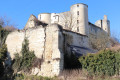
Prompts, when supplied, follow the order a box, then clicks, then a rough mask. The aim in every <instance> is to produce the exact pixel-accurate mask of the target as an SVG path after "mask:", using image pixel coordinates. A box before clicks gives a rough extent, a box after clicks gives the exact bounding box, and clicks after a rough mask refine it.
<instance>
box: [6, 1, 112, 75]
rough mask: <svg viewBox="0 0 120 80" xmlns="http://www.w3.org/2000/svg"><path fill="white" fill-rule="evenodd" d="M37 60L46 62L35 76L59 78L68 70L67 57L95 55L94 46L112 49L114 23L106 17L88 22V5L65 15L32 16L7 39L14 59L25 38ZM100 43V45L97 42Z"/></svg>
mask: <svg viewBox="0 0 120 80" xmlns="http://www.w3.org/2000/svg"><path fill="white" fill-rule="evenodd" d="M26 37H27V38H28V40H29V48H30V50H31V51H34V52H35V55H36V57H38V58H42V59H44V62H43V63H42V64H41V68H37V67H36V68H33V69H32V73H31V74H33V75H42V76H55V75H56V76H57V75H59V74H60V72H61V71H62V70H63V69H64V54H65V53H68V54H70V53H71V52H73V51H74V52H75V55H77V56H80V55H82V54H86V53H88V52H94V50H93V46H95V45H98V44H102V45H104V46H105V47H109V46H110V43H109V37H110V21H109V20H108V19H107V16H106V15H105V16H104V18H103V20H98V21H96V22H95V24H92V23H91V22H89V21H88V6H87V5H86V4H82V3H80V4H74V5H72V6H71V8H70V11H68V12H63V13H41V14H39V15H38V18H36V17H35V16H34V15H31V16H30V18H29V19H28V22H27V23H26V25H25V27H24V29H23V30H19V31H18V30H16V31H14V32H12V33H10V34H9V35H8V37H7V39H6V44H7V49H8V53H9V55H10V57H11V58H12V59H14V54H15V53H20V51H21V49H22V43H23V41H24V39H25V38H26ZM98 41H100V42H99V43H97V42H98Z"/></svg>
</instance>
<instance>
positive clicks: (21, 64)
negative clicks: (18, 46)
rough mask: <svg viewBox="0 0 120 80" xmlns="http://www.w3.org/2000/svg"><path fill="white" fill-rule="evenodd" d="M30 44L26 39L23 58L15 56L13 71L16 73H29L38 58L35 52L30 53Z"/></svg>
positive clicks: (22, 51)
mask: <svg viewBox="0 0 120 80" xmlns="http://www.w3.org/2000/svg"><path fill="white" fill-rule="evenodd" d="M28 46H29V43H28V40H27V39H26V38H25V40H24V42H23V45H22V50H21V54H22V55H21V56H20V55H19V54H18V53H17V54H15V59H14V60H13V70H14V72H18V71H24V72H29V71H30V69H31V67H32V63H33V60H34V59H35V58H36V57H35V55H34V52H33V51H29V47H28Z"/></svg>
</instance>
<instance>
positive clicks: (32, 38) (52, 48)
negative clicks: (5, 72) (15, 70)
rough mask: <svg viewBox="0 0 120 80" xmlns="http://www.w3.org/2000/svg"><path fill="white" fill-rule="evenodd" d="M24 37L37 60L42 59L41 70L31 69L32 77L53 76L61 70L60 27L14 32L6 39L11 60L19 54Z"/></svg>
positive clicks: (61, 40)
mask: <svg viewBox="0 0 120 80" xmlns="http://www.w3.org/2000/svg"><path fill="white" fill-rule="evenodd" d="M25 37H27V38H28V40H29V49H30V50H31V51H34V54H35V55H36V57H37V58H40V59H43V63H42V64H41V68H38V67H35V68H33V69H32V73H31V74H32V75H41V76H55V75H59V74H60V71H61V70H63V63H64V61H63V60H64V59H63V35H62V31H61V29H60V26H59V25H57V24H52V25H49V26H47V27H42V26H37V27H34V28H29V29H27V30H23V31H15V32H12V33H10V34H9V35H8V37H7V39H6V44H7V49H8V52H9V54H10V56H11V58H12V59H14V54H15V53H20V51H21V49H22V43H23V40H24V39H25Z"/></svg>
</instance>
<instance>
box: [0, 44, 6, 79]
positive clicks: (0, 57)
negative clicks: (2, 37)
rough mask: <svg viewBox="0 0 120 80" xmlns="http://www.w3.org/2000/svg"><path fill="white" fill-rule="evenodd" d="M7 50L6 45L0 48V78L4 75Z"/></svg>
mask: <svg viewBox="0 0 120 80" xmlns="http://www.w3.org/2000/svg"><path fill="white" fill-rule="evenodd" d="M6 53H7V48H6V45H3V46H2V48H0V77H2V76H3V75H4V70H5V65H4V64H5V60H6V58H7V54H6Z"/></svg>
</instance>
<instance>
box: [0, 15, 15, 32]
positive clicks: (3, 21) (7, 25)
mask: <svg viewBox="0 0 120 80" xmlns="http://www.w3.org/2000/svg"><path fill="white" fill-rule="evenodd" d="M0 25H1V26H2V27H3V28H4V29H6V30H8V31H14V30H16V29H17V28H16V25H15V24H11V22H10V19H8V18H7V17H6V16H4V17H0Z"/></svg>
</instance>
